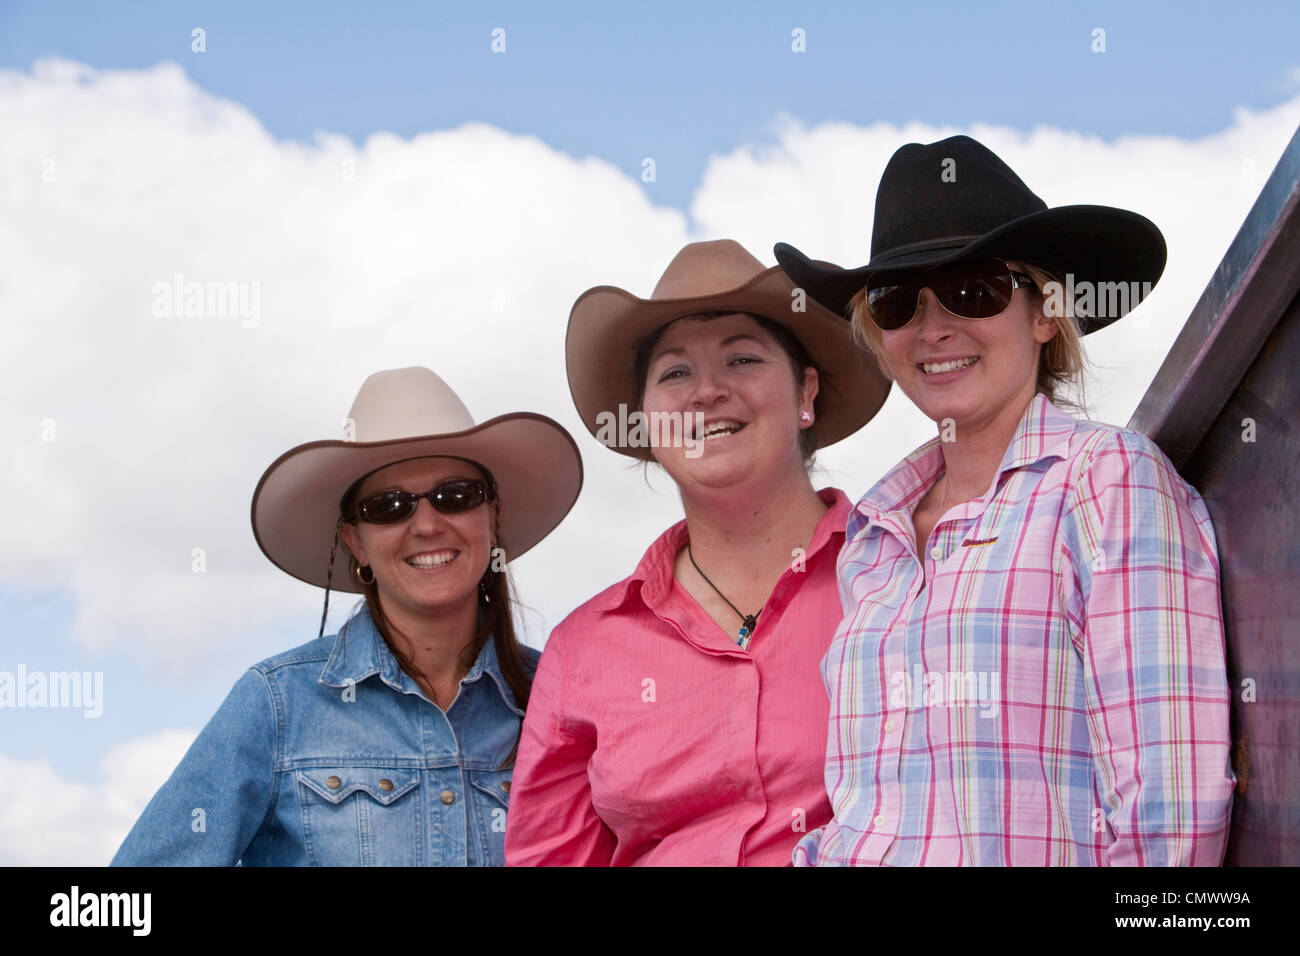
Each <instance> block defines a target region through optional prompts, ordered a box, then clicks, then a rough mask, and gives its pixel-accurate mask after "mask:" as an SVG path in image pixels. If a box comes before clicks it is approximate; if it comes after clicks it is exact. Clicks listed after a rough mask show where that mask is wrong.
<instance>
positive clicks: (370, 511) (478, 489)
mask: <svg viewBox="0 0 1300 956" xmlns="http://www.w3.org/2000/svg"><path fill="white" fill-rule="evenodd" d="M421 498H428V499H429V504H431V505H433V506H434V507H435V508H437V509H438V510H439V511H441V512H442V513H443V514H445V515H455V514H460V513H461V512H464V511H472V510H473V509H475V508H477V507H478V506H479V505H481V504H483V503H484V502H485V501H493V500H495V499H496V489H495V488H493V487H491V486H489V485H488V483H487V482H486V481H482V480H480V479H478V478H453V479H451V480H450V481H444V482H441V483H439V484H438V485H437V486H436V487H435V488H434V489H433V490H432V491H426V492H425V493H424V494H421V495H417V494H415V493H414V492H410V491H381V492H379V493H378V494H373V495H371V496H370V497H368V498H362V499H361V500H360V501H358V502H357V503H356V507H354V508H353V509H352V513H351V514H350V515H348V517H347V518H345V519H344V520H346V521H349V522H355V521H356V520H357V519H360V520H362V521H369V522H370V523H371V524H394V523H396V522H398V521H405V520H406V519H407V518H409V517H411V515H413V514H415V509H416V508H418V507H419V506H420V499H421Z"/></svg>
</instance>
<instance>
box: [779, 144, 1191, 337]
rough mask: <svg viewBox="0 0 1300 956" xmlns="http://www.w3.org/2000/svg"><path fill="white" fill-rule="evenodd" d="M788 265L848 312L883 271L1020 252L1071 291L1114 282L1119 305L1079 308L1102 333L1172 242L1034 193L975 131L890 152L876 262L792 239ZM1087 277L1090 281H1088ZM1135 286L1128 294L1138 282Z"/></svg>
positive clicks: (1134, 220) (1083, 324) (1120, 215)
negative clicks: (828, 258)
mask: <svg viewBox="0 0 1300 956" xmlns="http://www.w3.org/2000/svg"><path fill="white" fill-rule="evenodd" d="M773 251H774V252H775V254H776V260H777V262H779V263H780V264H781V268H782V269H784V270H785V271H786V274H787V275H789V276H790V278H791V279H793V280H794V282H795V284H796V285H797V286H799V287H801V288H803V289H804V290H805V291H806V292H807V293H808V294H809V295H810V296H812V298H814V299H816V300H817V301H818V302H820V303H821V304H822V305H824V306H826V308H828V309H830V310H831V311H832V312H836V313H838V314H839V315H843V316H845V317H848V312H847V309H848V304H849V300H850V299H851V298H852V297H853V295H854V294H855V293H857V292H858V290H860V289H861V288H862V287H863V286H864V285H866V283H867V277H868V276H869V275H870V274H871V273H873V272H883V271H885V270H893V269H908V270H919V269H930V268H934V267H936V266H941V265H947V264H948V263H952V262H958V261H960V260H963V259H976V258H995V259H1014V260H1018V261H1020V262H1024V263H1026V264H1029V265H1035V266H1038V267H1040V268H1042V269H1046V270H1047V271H1049V272H1052V273H1055V274H1057V275H1059V276H1061V277H1062V278H1063V279H1065V278H1066V277H1067V276H1068V277H1069V278H1068V279H1067V280H1066V286H1065V288H1066V289H1071V288H1072V289H1074V290H1083V289H1091V290H1093V293H1092V294H1093V296H1095V301H1096V302H1097V303H1099V304H1100V303H1103V302H1105V301H1107V297H1106V296H1105V295H1103V292H1104V290H1106V289H1114V288H1115V287H1114V286H1110V285H1103V284H1110V283H1124V287H1123V288H1124V290H1125V293H1126V294H1125V295H1123V296H1122V297H1120V296H1115V295H1111V296H1109V302H1110V304H1111V306H1112V307H1111V308H1109V309H1102V310H1100V311H1094V312H1093V313H1092V314H1089V312H1088V310H1087V309H1086V308H1085V309H1084V310H1081V311H1077V312H1076V315H1077V317H1078V319H1079V326H1080V331H1081V332H1083V334H1085V335H1086V334H1088V333H1089V332H1095V331H1097V330H1098V329H1100V328H1103V327H1105V326H1107V325H1109V324H1110V323H1111V322H1114V321H1115V320H1116V319H1118V318H1120V317H1121V316H1122V315H1124V314H1125V313H1126V312H1128V311H1131V309H1132V308H1133V307H1134V306H1136V305H1137V304H1138V302H1140V301H1141V299H1142V297H1143V296H1145V295H1146V293H1147V292H1149V291H1150V289H1151V287H1152V286H1154V285H1155V284H1156V282H1157V280H1159V278H1160V275H1161V273H1162V272H1164V269H1165V258H1166V250H1165V240H1164V236H1162V235H1161V234H1160V230H1159V229H1157V228H1156V225H1155V223H1153V222H1151V220H1149V219H1147V218H1146V217H1145V216H1140V215H1138V214H1137V213H1135V212H1129V211H1128V210H1127V209H1116V208H1113V207H1111V206H1057V207H1055V208H1053V209H1049V208H1047V204H1046V203H1044V202H1043V201H1042V200H1041V199H1039V198H1038V197H1037V196H1036V195H1034V194H1033V193H1032V192H1031V191H1030V189H1029V187H1028V186H1026V185H1025V184H1024V182H1022V181H1021V179H1020V177H1019V176H1017V175H1016V174H1015V173H1014V172H1013V171H1012V170H1011V167H1010V166H1008V165H1007V164H1006V163H1004V162H1003V161H1002V160H1001V159H999V158H998V157H997V155H995V154H994V153H993V151H992V150H990V149H989V148H988V147H986V146H984V145H983V144H981V143H978V142H976V141H975V140H973V139H971V138H970V137H969V136H953V137H951V138H949V139H945V140H940V141H939V142H937V143H930V144H928V145H922V144H920V143H908V144H907V145H906V146H903V147H902V148H901V149H899V150H898V151H897V152H896V153H894V155H893V156H892V157H891V158H890V160H889V165H887V166H886V167H885V172H884V174H883V175H881V177H880V188H879V189H878V190H877V192H876V218H875V223H874V226H873V229H872V234H871V261H870V262H868V263H867V264H866V265H865V266H862V267H860V268H857V269H841V268H839V267H838V266H833V265H829V264H827V263H823V262H815V261H813V260H812V259H809V258H808V257H807V256H805V255H804V254H803V253H801V252H800V251H799V250H798V249H795V248H794V247H793V246H790V245H787V244H786V243H784V242H781V243H777V245H776V248H775V249H774V250H773ZM1085 283H1086V285H1085ZM1130 289H1131V290H1132V294H1131V295H1130V294H1128V290H1130Z"/></svg>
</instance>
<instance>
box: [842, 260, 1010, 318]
mask: <svg viewBox="0 0 1300 956" xmlns="http://www.w3.org/2000/svg"><path fill="white" fill-rule="evenodd" d="M1033 285H1034V280H1033V279H1031V278H1030V277H1029V276H1027V275H1025V274H1024V273H1023V272H1015V271H1013V270H1012V269H1011V267H1010V266H1008V265H1007V264H1006V263H1005V262H1002V261H1001V260H1000V259H977V260H974V261H972V262H957V263H953V264H952V265H948V266H940V267H939V268H937V269H927V270H926V271H924V272H904V271H894V272H877V273H874V274H872V276H871V277H870V278H869V279H867V311H869V312H870V313H871V321H873V322H875V323H876V325H877V327H879V328H880V329H882V330H884V331H886V332H895V331H897V330H898V329H901V328H902V327H903V326H905V325H907V324H908V323H909V322H911V321H912V319H913V318H914V317H915V316H916V309H917V305H918V304H919V303H920V301H921V290H922V289H929V290H930V291H931V292H933V293H934V297H935V299H937V300H938V302H939V304H940V305H941V306H943V307H944V308H945V309H947V310H948V311H949V312H951V313H952V314H953V315H958V316H961V317H962V318H964V319H991V318H993V316H995V315H1000V314H1001V313H1002V312H1004V311H1006V308H1007V306H1009V305H1010V304H1011V296H1012V294H1013V293H1014V292H1015V291H1016V289H1019V288H1020V287H1021V286H1029V287H1031V288H1032V287H1033Z"/></svg>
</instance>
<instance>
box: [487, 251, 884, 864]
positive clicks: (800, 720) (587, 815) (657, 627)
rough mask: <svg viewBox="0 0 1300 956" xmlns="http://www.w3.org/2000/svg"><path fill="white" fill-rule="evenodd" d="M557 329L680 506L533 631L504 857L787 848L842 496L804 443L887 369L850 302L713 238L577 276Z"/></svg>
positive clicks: (597, 415) (817, 702)
mask: <svg viewBox="0 0 1300 956" xmlns="http://www.w3.org/2000/svg"><path fill="white" fill-rule="evenodd" d="M566 350H567V365H568V373H569V386H570V390H571V392H572V394H573V398H574V402H575V404H576V405H577V408H578V411H579V413H580V414H581V416H582V418H583V421H584V422H585V423H586V424H587V427H588V429H589V430H590V431H591V432H592V433H593V434H594V435H596V436H597V438H599V439H601V440H602V442H604V443H605V444H606V445H607V446H608V447H611V448H612V450H614V451H616V452H619V453H620V454H625V455H629V456H632V457H635V458H640V459H642V460H644V461H656V462H658V463H659V464H660V465H661V466H663V468H664V470H665V471H666V472H667V473H668V474H669V476H670V477H671V478H672V479H673V481H674V482H675V483H676V484H677V487H678V490H679V491H680V493H681V497H682V505H683V508H684V510H685V515H686V516H685V520H684V521H682V522H679V523H678V524H677V525H675V526H673V527H672V528H670V529H669V530H668V531H667V532H665V533H664V534H663V535H662V536H661V537H660V538H659V539H658V540H657V541H655V542H654V544H652V545H651V546H650V549H649V550H648V551H647V552H646V553H645V556H644V557H643V558H642V560H641V562H640V564H639V565H638V566H637V569H636V570H635V572H633V574H632V575H631V576H630V577H628V578H626V579H625V580H623V581H620V582H619V583H618V584H615V585H614V586H613V587H610V588H608V589H606V590H605V591H603V592H601V593H600V594H598V595H597V596H596V597H594V598H592V600H590V601H588V602H587V603H586V604H584V605H583V606H581V607H580V608H578V609H577V610H576V611H574V612H573V613H572V614H571V615H569V617H568V618H566V619H565V620H564V621H563V622H562V623H561V624H560V625H559V626H558V627H557V628H556V629H555V631H554V632H553V633H552V634H551V636H550V639H549V641H548V642H547V645H546V649H545V651H544V652H543V654H542V659H541V664H540V666H539V669H538V672H537V676H536V678H535V680H534V682H533V688H532V696H531V698H530V700H529V707H528V714H527V717H526V720H525V723H524V728H523V732H522V737H521V740H520V747H519V758H518V762H517V764H516V767H515V773H514V782H513V788H512V793H511V803H512V805H511V809H510V822H509V826H508V827H507V830H506V861H507V863H508V864H510V865H537V864H556V865H597V866H603V865H615V866H618V865H725V866H734V865H777V864H788V863H789V862H790V854H791V851H792V849H793V847H794V845H795V843H796V842H797V840H798V839H799V837H800V836H801V835H802V834H803V833H805V832H807V831H809V830H811V829H813V828H815V827H819V826H821V825H823V824H825V823H826V822H827V821H828V820H830V818H831V811H830V806H829V804H828V802H827V798H826V793H825V790H824V787H823V783H822V773H823V758H824V754H825V746H826V726H827V698H826V691H825V689H824V687H823V685H822V681H821V678H820V676H819V674H818V666H819V662H820V660H821V658H822V656H823V655H824V654H825V652H826V648H827V646H828V645H829V643H830V640H831V637H832V635H833V634H834V631H835V627H836V625H837V624H838V623H839V619H840V615H841V612H840V603H839V597H838V593H837V591H836V583H835V560H836V556H837V554H838V552H839V549H840V546H841V544H842V543H843V540H844V524H845V520H846V518H847V516H848V508H849V504H848V500H847V498H846V497H845V496H844V494H843V493H842V492H840V491H838V490H836V489H832V488H826V489H822V490H821V491H816V490H814V488H813V486H812V483H811V481H810V480H809V477H808V472H807V468H806V461H807V459H808V458H809V457H810V456H811V454H812V453H813V451H815V450H816V449H817V448H819V447H821V446H824V445H827V444H830V443H832V442H835V441H839V440H840V439H842V438H844V437H846V436H848V435H850V434H852V433H853V432H855V431H856V430H857V429H859V428H860V427H862V425H864V424H865V423H866V422H867V421H868V420H869V419H870V418H871V417H872V416H873V415H874V414H875V412H876V411H877V410H878V409H879V408H880V405H881V404H882V403H883V402H884V399H885V395H886V394H887V392H888V388H889V386H888V383H887V382H886V381H885V380H884V378H883V377H882V376H881V375H880V374H879V373H878V372H877V370H876V369H875V368H874V366H873V364H872V363H871V362H870V360H869V358H868V357H866V356H865V354H864V353H862V352H861V351H860V350H858V349H856V348H855V347H854V345H853V342H852V338H851V334H850V330H849V326H848V324H847V323H846V322H844V321H843V320H842V319H840V318H838V317H836V316H835V315H834V314H833V313H831V312H829V311H827V310H825V309H823V308H821V307H820V306H818V305H816V304H814V303H811V302H809V303H808V304H807V307H806V310H805V308H804V306H803V300H802V296H799V295H797V294H795V290H794V288H793V285H792V284H791V283H790V281H789V280H788V279H787V278H786V277H785V275H784V274H783V273H782V272H781V271H780V270H779V269H776V268H772V269H764V268H763V267H762V265H761V264H760V263H759V262H758V261H757V260H756V259H754V257H753V256H751V255H750V254H749V253H748V252H746V251H745V250H744V249H743V248H741V247H740V246H739V245H738V244H736V243H734V242H730V241H719V242H708V243H695V244H692V245H689V246H687V247H686V248H684V249H683V250H682V251H681V252H679V253H678V255H677V257H676V258H675V259H674V260H673V262H672V263H671V264H670V265H669V267H668V269H667V271H666V272H665V273H664V275H663V277H662V278H661V279H660V281H659V284H658V285H657V286H656V288H655V291H654V293H653V294H652V296H651V297H650V298H649V299H639V298H637V297H635V296H633V295H631V294H629V293H627V292H624V291H623V290H621V289H615V288H612V287H609V286H601V287H598V288H595V289H591V290H589V291H588V292H586V293H584V294H583V295H582V296H581V297H580V298H579V299H578V301H577V302H576V303H575V304H574V307H573V311H572V313H571V315H570V319H569V331H568V338H567V344H566ZM614 422H619V423H624V424H626V425H630V426H631V427H624V428H618V427H615V426H614V424H613V423H614ZM647 424H648V426H649V427H638V425H641V426H645V425H647Z"/></svg>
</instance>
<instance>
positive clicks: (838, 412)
mask: <svg viewBox="0 0 1300 956" xmlns="http://www.w3.org/2000/svg"><path fill="white" fill-rule="evenodd" d="M794 291H795V289H794V284H793V283H791V282H790V279H789V277H788V276H786V274H785V273H784V272H782V271H781V269H780V268H779V267H775V266H774V267H772V268H770V269H767V270H764V271H763V272H761V273H760V274H758V275H757V276H755V277H754V278H753V279H751V280H750V281H748V282H746V283H745V284H744V285H742V286H739V287H737V288H735V289H730V290H726V291H722V292H718V293H713V294H710V295H705V296H693V297H689V298H677V299H641V298H638V297H637V296H635V295H633V294H632V293H630V292H627V291H625V290H623V289H619V288H616V287H615V286H597V287H595V288H593V289H588V290H587V291H586V292H584V293H583V294H582V295H581V296H579V297H578V300H577V301H576V302H575V303H574V304H573V309H572V310H571V311H570V313H569V329H568V334H567V335H566V337H565V342H564V349H565V365H566V368H567V371H568V377H569V393H570V394H571V395H572V397H573V404H574V406H575V407H576V408H577V410H578V414H579V415H580V416H581V417H582V422H583V424H584V425H586V427H587V430H588V431H589V432H591V434H592V435H593V436H596V438H597V440H600V431H601V422H600V416H602V413H606V414H609V415H613V416H615V417H616V418H617V416H619V414H620V406H621V407H622V408H623V409H624V410H625V411H626V412H627V413H628V414H630V413H631V412H633V411H635V410H636V409H638V408H639V407H640V396H639V395H637V390H636V369H635V360H636V349H637V346H638V345H640V343H641V342H642V341H643V340H644V339H645V338H646V336H648V335H650V334H651V333H652V332H654V331H655V330H656V329H658V328H659V327H660V326H662V325H664V324H665V323H667V322H671V321H672V320H674V319H679V318H682V317H684V316H688V315H695V314H698V313H701V312H748V313H750V314H752V315H759V316H762V317H764V318H766V319H770V320H771V321H773V322H777V323H779V324H781V325H783V326H785V327H786V328H787V329H789V330H790V332H791V333H793V334H794V336H795V337H796V338H797V339H798V340H799V342H800V343H801V344H802V345H803V347H804V348H805V349H807V351H808V354H809V356H810V357H811V358H812V360H813V361H814V362H815V363H816V364H817V366H818V368H819V369H820V370H821V378H820V387H819V390H818V394H817V398H816V401H815V408H816V421H815V424H814V429H815V431H814V435H816V437H817V447H818V448H822V447H825V446H826V445H831V444H834V443H835V442H837V441H840V440H841V439H844V438H847V437H848V436H849V435H851V434H853V433H854V432H856V431H857V430H858V429H859V428H861V427H862V426H863V425H865V424H866V423H867V422H869V421H870V420H871V419H872V418H873V417H874V416H875V415H876V413H877V412H878V411H880V407H881V406H882V405H883V404H884V403H885V398H886V397H887V396H888V395H889V388H890V382H889V380H888V379H887V378H885V377H884V375H883V374H881V372H880V369H879V367H878V366H877V364H876V361H875V359H874V358H873V357H872V356H871V355H870V354H869V353H867V352H866V351H864V350H863V349H861V348H859V347H858V346H857V344H856V343H855V342H854V341H853V335H852V331H851V329H850V327H849V325H848V323H846V322H845V321H844V320H843V319H841V318H840V317H839V316H837V315H835V314H834V313H833V312H830V311H828V310H827V309H825V308H823V307H822V306H821V305H819V304H818V303H817V302H815V301H805V302H804V303H803V304H804V305H805V308H804V309H803V310H802V311H795V309H794V308H793V307H792V306H793V305H795V304H797V303H798V301H799V300H798V299H796V297H794V296H793V293H794ZM602 444H605V443H604V442H602ZM605 447H607V448H610V449H611V450H613V451H617V452H619V453H620V454H624V455H628V456H630V457H633V458H639V459H641V460H643V461H653V460H654V456H653V454H652V453H651V449H650V448H648V447H625V446H622V445H618V444H605Z"/></svg>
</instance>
